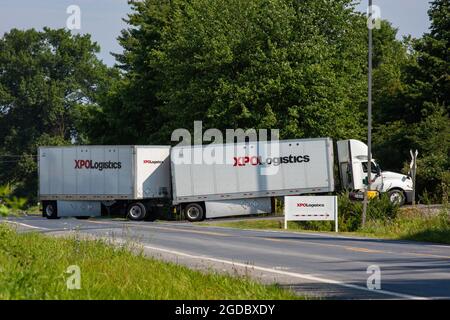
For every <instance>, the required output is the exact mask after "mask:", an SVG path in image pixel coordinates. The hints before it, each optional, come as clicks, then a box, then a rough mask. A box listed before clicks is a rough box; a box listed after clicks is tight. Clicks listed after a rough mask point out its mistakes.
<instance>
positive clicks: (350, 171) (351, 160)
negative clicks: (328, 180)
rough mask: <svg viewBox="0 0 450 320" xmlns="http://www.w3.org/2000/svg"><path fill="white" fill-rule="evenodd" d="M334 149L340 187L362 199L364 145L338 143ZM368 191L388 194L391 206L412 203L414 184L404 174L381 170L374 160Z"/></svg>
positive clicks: (366, 164) (347, 141)
mask: <svg viewBox="0 0 450 320" xmlns="http://www.w3.org/2000/svg"><path fill="white" fill-rule="evenodd" d="M337 150H338V163H339V172H340V177H341V183H342V187H343V188H344V189H347V190H351V191H353V192H355V193H356V194H357V195H359V197H361V195H362V194H363V191H364V189H365V187H366V185H365V179H366V177H367V170H368V160H367V153H368V147H367V145H366V144H365V143H363V142H361V141H358V140H353V139H350V140H341V141H338V142H337ZM370 190H371V191H377V192H379V193H387V194H388V196H389V200H390V201H391V202H392V203H395V204H398V205H403V204H405V203H410V202H411V201H412V192H413V183H412V179H411V177H409V176H407V175H404V174H401V173H396V172H391V171H382V170H381V168H380V166H379V165H378V163H377V162H376V160H375V159H372V163H371V186H370ZM356 197H358V196H356Z"/></svg>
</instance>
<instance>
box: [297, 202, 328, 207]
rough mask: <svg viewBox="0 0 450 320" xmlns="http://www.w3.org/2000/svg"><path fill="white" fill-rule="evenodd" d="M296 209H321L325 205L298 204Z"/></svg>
mask: <svg viewBox="0 0 450 320" xmlns="http://www.w3.org/2000/svg"><path fill="white" fill-rule="evenodd" d="M297 207H299V208H323V207H325V204H323V203H306V202H298V203H297Z"/></svg>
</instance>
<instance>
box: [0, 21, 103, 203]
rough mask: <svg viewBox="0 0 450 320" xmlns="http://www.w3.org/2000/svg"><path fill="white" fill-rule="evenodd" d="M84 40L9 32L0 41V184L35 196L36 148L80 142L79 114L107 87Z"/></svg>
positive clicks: (53, 33)
mask: <svg viewBox="0 0 450 320" xmlns="http://www.w3.org/2000/svg"><path fill="white" fill-rule="evenodd" d="M98 51H99V47H98V46H97V45H96V44H95V43H92V41H91V40H90V37H89V36H88V35H85V36H81V35H71V34H70V32H68V31H65V30H63V29H60V30H51V29H48V28H45V29H44V30H43V31H36V30H34V29H31V30H26V31H21V30H17V29H13V30H11V31H10V32H8V33H6V34H5V35H4V36H3V37H2V38H0V185H1V184H5V183H6V182H9V183H13V184H15V185H16V184H17V185H16V186H15V187H16V190H17V192H18V193H21V192H22V193H25V194H28V195H29V196H30V197H31V198H33V197H35V196H36V180H37V179H36V153H37V147H38V146H40V145H60V144H69V143H73V142H83V141H85V137H84V136H83V134H82V132H80V130H77V127H78V125H79V121H80V119H82V117H81V114H83V113H85V112H86V109H88V108H90V107H91V106H92V105H94V104H95V103H96V100H97V98H98V96H99V93H100V91H102V90H105V89H106V88H107V77H106V74H107V68H106V67H105V66H104V65H103V64H102V63H101V62H100V61H99V60H98V59H97V57H96V55H95V54H96V52H98Z"/></svg>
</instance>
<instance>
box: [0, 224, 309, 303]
mask: <svg viewBox="0 0 450 320" xmlns="http://www.w3.org/2000/svg"><path fill="white" fill-rule="evenodd" d="M130 249H132V246H131V245H124V246H121V247H117V246H114V247H113V246H110V245H108V244H106V243H105V242H103V241H99V240H80V239H77V238H76V237H73V238H53V237H49V236H44V235H41V234H37V233H27V234H19V233H17V232H16V231H14V230H13V229H12V228H11V227H9V226H6V225H4V224H0V299H194V300H196V299H299V298H300V297H298V296H296V295H295V294H294V293H292V292H290V291H287V290H284V289H282V288H280V287H278V286H276V285H262V284H259V283H257V282H255V281H252V280H250V279H249V278H246V277H233V276H228V275H220V274H217V273H213V272H210V273H204V272H199V271H194V270H190V269H188V268H186V267H183V266H180V265H176V264H172V263H165V262H161V261H158V260H155V259H149V258H146V257H144V256H143V254H142V253H141V254H139V253H138V254H136V253H132V251H130ZM135 249H136V248H134V252H135V251H136V250H135ZM71 265H78V266H79V267H80V270H81V289H80V290H69V289H67V285H66V282H67V279H68V277H69V276H70V274H67V273H66V270H67V268H68V267H69V266H71Z"/></svg>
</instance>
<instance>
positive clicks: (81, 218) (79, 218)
mask: <svg viewBox="0 0 450 320" xmlns="http://www.w3.org/2000/svg"><path fill="white" fill-rule="evenodd" d="M75 218H76V219H78V220H87V219H89V218H90V217H89V216H78V217H75Z"/></svg>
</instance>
